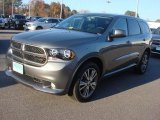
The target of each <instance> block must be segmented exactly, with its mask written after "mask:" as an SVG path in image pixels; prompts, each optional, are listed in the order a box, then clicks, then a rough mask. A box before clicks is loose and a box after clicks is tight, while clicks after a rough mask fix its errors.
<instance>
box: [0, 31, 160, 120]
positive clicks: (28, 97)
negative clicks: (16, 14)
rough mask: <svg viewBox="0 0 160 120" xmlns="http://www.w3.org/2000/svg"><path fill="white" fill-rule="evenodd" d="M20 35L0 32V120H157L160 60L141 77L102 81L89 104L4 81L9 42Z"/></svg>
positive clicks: (129, 73) (152, 61) (159, 117)
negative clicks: (13, 36) (15, 35)
mask: <svg viewBox="0 0 160 120" xmlns="http://www.w3.org/2000/svg"><path fill="white" fill-rule="evenodd" d="M19 32H22V31H14V30H0V120H160V57H159V56H154V57H152V58H151V59H150V63H149V67H148V70H147V72H146V74H144V75H137V74H135V73H134V72H133V70H128V71H125V72H122V73H119V74H117V75H115V76H112V77H109V78H104V80H103V81H101V83H100V84H99V86H98V89H97V91H96V93H95V95H94V97H93V99H92V100H91V101H90V102H87V103H78V102H76V101H74V100H73V99H71V98H70V97H68V96H67V95H65V96H56V95H52V94H47V93H43V92H39V91H36V90H33V89H31V88H29V87H26V86H24V85H22V84H19V83H17V82H15V80H14V79H12V78H10V77H7V76H6V75H5V72H4V70H5V69H6V63H5V62H6V59H5V53H6V51H7V49H8V47H9V39H10V37H11V36H12V35H13V34H17V33H19Z"/></svg>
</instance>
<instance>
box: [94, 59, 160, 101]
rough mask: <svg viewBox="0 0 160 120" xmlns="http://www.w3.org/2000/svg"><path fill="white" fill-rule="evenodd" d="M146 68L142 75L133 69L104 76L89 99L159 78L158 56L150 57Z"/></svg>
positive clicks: (97, 98)
mask: <svg viewBox="0 0 160 120" xmlns="http://www.w3.org/2000/svg"><path fill="white" fill-rule="evenodd" d="M151 59H152V61H150V62H152V63H150V64H149V67H148V70H147V72H146V73H145V74H144V75H138V74H136V73H134V71H133V69H131V70H128V71H124V72H121V73H119V74H116V75H114V76H110V77H105V78H103V79H102V81H101V82H100V83H99V85H98V87H97V90H96V91H95V94H94V95H93V98H92V99H91V101H95V100H99V99H103V98H106V97H109V96H113V95H115V94H119V93H121V92H124V91H127V90H130V89H132V88H135V87H138V86H141V85H144V84H147V83H150V82H153V81H155V80H158V79H159V78H160V70H159V66H160V62H159V58H151Z"/></svg>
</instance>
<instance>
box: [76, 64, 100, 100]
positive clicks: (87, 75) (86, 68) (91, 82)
mask: <svg viewBox="0 0 160 120" xmlns="http://www.w3.org/2000/svg"><path fill="white" fill-rule="evenodd" d="M99 78H100V70H99V67H98V66H97V64H95V63H92V62H89V63H87V64H85V65H83V66H82V67H81V68H80V70H79V72H78V73H77V75H76V78H75V79H76V83H75V85H74V88H73V97H74V98H75V99H76V100H77V101H79V102H86V101H88V100H89V99H90V98H91V97H92V95H93V93H94V92H95V90H96V87H97V83H98V80H99Z"/></svg>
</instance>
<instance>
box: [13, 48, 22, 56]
mask: <svg viewBox="0 0 160 120" xmlns="http://www.w3.org/2000/svg"><path fill="white" fill-rule="evenodd" d="M12 54H13V55H15V56H17V57H20V58H23V54H22V52H21V51H17V50H14V49H12Z"/></svg>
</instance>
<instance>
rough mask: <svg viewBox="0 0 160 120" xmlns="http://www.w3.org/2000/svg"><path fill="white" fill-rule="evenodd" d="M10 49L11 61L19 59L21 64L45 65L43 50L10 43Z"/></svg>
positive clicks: (13, 42)
mask: <svg viewBox="0 0 160 120" xmlns="http://www.w3.org/2000/svg"><path fill="white" fill-rule="evenodd" d="M11 48H12V54H13V59H14V58H15V57H16V58H15V60H16V59H17V58H20V60H21V61H20V62H22V63H24V62H25V63H26V64H27V63H28V64H36V65H37V64H38V65H40V66H41V65H44V64H45V63H46V60H47V57H46V53H45V50H44V49H42V48H40V47H36V46H32V45H28V44H23V43H19V42H15V41H12V42H11Z"/></svg>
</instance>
